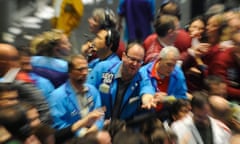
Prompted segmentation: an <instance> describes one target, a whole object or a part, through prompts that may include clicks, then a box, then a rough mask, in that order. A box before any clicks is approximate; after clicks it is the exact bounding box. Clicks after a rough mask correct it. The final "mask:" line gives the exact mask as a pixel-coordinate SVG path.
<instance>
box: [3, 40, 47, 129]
mask: <svg viewBox="0 0 240 144" xmlns="http://www.w3.org/2000/svg"><path fill="white" fill-rule="evenodd" d="M19 67H20V62H19V54H18V50H17V49H16V48H15V47H14V46H12V45H10V44H3V43H0V79H1V80H2V79H3V76H4V75H5V74H6V73H7V72H8V71H9V70H10V69H11V68H19ZM14 83H15V84H16V86H17V89H18V94H19V100H20V101H25V102H29V103H31V104H33V105H34V106H36V108H37V109H38V111H39V113H40V119H41V120H42V121H43V122H44V123H48V124H49V123H51V118H50V113H49V107H48V104H47V102H46V101H45V99H44V97H43V95H42V93H41V92H40V91H39V90H38V89H37V88H36V87H35V86H34V85H32V84H31V83H25V82H22V81H16V80H15V81H14Z"/></svg>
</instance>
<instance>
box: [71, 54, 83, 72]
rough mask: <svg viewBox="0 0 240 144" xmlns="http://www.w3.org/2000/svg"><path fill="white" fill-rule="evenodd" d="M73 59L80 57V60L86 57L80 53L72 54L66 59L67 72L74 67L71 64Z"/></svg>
mask: <svg viewBox="0 0 240 144" xmlns="http://www.w3.org/2000/svg"><path fill="white" fill-rule="evenodd" d="M75 59H82V60H86V58H85V57H84V56H83V55H81V54H77V55H72V56H71V57H70V58H69V60H68V72H70V71H71V70H72V69H73V68H74V65H73V61H74V60H75Z"/></svg>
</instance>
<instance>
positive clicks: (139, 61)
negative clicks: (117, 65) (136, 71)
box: [125, 53, 143, 64]
mask: <svg viewBox="0 0 240 144" xmlns="http://www.w3.org/2000/svg"><path fill="white" fill-rule="evenodd" d="M125 55H126V56H127V58H128V59H129V60H130V61H132V62H136V63H138V64H143V60H139V59H136V58H134V57H131V56H129V55H127V53H125Z"/></svg>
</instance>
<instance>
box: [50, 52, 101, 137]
mask: <svg viewBox="0 0 240 144" xmlns="http://www.w3.org/2000/svg"><path fill="white" fill-rule="evenodd" d="M87 74H88V65H87V60H86V59H85V57H84V56H82V55H74V56H72V57H71V59H70V62H69V71H68V75H69V80H68V81H67V82H65V83H64V84H63V85H61V86H60V87H59V88H57V89H55V90H54V91H53V92H52V93H51V96H50V98H49V103H50V105H51V114H52V116H53V120H54V124H53V127H55V128H57V129H62V128H66V127H68V126H70V125H72V124H73V123H75V122H76V121H77V120H79V119H81V118H84V117H85V116H87V114H88V113H89V112H91V111H93V110H95V109H97V108H100V107H101V99H100V95H99V92H98V91H97V89H96V88H95V87H94V86H92V85H90V84H86V83H85V80H86V78H87ZM102 126H103V121H102V119H100V120H98V121H97V122H95V123H94V124H93V125H91V126H88V127H85V128H82V129H80V131H79V133H78V134H79V135H83V134H85V133H86V132H90V131H95V130H97V129H101V128H102Z"/></svg>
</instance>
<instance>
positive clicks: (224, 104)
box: [208, 95, 230, 119]
mask: <svg viewBox="0 0 240 144" xmlns="http://www.w3.org/2000/svg"><path fill="white" fill-rule="evenodd" d="M208 101H209V105H210V107H211V110H212V112H213V115H214V116H215V117H216V118H221V119H222V118H227V117H228V116H229V114H230V106H229V102H228V101H227V100H226V99H225V98H223V97H220V96H216V95H213V96H210V97H209V98H208Z"/></svg>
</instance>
